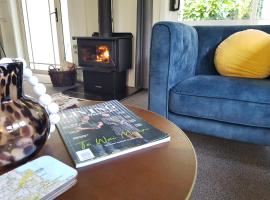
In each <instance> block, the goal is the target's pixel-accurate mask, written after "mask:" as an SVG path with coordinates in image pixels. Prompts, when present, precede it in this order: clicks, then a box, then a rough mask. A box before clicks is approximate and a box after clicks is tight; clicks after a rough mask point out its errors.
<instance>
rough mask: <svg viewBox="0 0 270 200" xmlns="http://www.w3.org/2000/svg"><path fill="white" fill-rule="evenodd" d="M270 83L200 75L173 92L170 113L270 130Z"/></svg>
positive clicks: (188, 80)
mask: <svg viewBox="0 0 270 200" xmlns="http://www.w3.org/2000/svg"><path fill="white" fill-rule="evenodd" d="M269 88H270V81H269V80H257V79H247V78H233V77H222V76H215V75H199V76H194V77H191V78H188V79H186V80H184V81H182V82H180V83H178V84H177V85H176V86H175V87H174V88H172V90H171V91H170V98H169V99H170V101H169V111H170V112H172V113H175V114H180V115H184V116H190V117H199V118H204V119H210V120H216V121H220V122H227V123H234V124H241V125H247V126H254V127H262V128H270V123H269V121H270V92H269Z"/></svg>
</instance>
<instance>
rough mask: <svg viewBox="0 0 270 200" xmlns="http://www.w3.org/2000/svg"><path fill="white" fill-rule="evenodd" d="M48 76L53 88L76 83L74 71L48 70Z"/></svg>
mask: <svg viewBox="0 0 270 200" xmlns="http://www.w3.org/2000/svg"><path fill="white" fill-rule="evenodd" d="M49 75H50V78H51V81H52V84H53V87H65V86H72V85H74V84H75V82H76V75H77V73H76V70H72V71H59V70H57V69H55V68H54V69H51V68H49Z"/></svg>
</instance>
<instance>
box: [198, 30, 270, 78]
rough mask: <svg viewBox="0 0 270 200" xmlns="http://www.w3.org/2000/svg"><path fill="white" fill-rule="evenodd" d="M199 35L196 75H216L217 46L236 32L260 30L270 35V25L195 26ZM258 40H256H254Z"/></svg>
mask: <svg viewBox="0 0 270 200" xmlns="http://www.w3.org/2000/svg"><path fill="white" fill-rule="evenodd" d="M194 28H195V29H196V31H197V33H198V58H197V66H196V71H195V74H196V75H198V74H205V75H211V74H212V75H216V74H218V73H217V71H216V69H215V66H214V56H215V50H216V48H217V46H218V45H219V44H220V43H221V42H222V41H223V40H224V39H226V38H227V37H229V36H230V35H232V34H233V33H235V32H238V31H242V30H246V29H258V30H261V31H264V32H266V33H269V34H270V25H250V26H195V27H194ZM254 39H256V38H254Z"/></svg>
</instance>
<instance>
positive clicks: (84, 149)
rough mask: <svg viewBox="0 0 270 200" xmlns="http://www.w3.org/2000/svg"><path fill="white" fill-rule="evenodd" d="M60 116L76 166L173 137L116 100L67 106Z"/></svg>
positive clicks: (60, 129) (61, 131)
mask: <svg viewBox="0 0 270 200" xmlns="http://www.w3.org/2000/svg"><path fill="white" fill-rule="evenodd" d="M60 119H61V120H60V122H59V123H58V124H57V127H58V129H59V132H60V135H61V136H62V138H63V141H64V143H65V145H66V147H67V150H68V152H69V153H70V155H71V157H72V159H73V161H74V163H75V165H76V168H78V167H83V166H87V165H90V164H93V163H97V162H100V161H103V160H106V159H109V158H113V157H116V156H119V155H122V154H126V153H129V152H133V151H137V150H140V149H143V148H147V147H150V146H153V145H157V144H160V143H163V142H168V141H169V140H170V136H169V135H168V134H166V133H163V132H162V131H160V130H159V129H156V128H154V127H153V126H151V125H150V124H148V123H147V122H145V121H144V120H143V119H141V118H139V117H138V116H137V115H135V114H134V113H133V112H131V111H130V110H129V109H127V108H126V107H125V106H124V105H122V104H121V103H120V102H118V101H116V100H112V101H107V102H104V103H99V104H96V105H91V106H84V107H79V108H74V109H68V110H63V111H61V112H60Z"/></svg>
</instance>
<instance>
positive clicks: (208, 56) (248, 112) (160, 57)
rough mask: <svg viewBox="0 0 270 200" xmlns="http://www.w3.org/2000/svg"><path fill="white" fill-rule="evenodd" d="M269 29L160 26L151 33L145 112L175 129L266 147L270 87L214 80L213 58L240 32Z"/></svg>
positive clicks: (260, 83)
mask: <svg viewBox="0 0 270 200" xmlns="http://www.w3.org/2000/svg"><path fill="white" fill-rule="evenodd" d="M249 28H253V29H259V30H263V31H265V32H268V33H270V26H207V27H205V26H198V27H190V26H187V25H184V24H181V23H175V22H159V23H157V24H155V25H154V27H153V30H152V41H151V50H150V71H149V74H150V78H149V109H150V110H152V111H154V112H157V113H159V114H161V115H163V116H165V117H167V118H169V119H170V120H172V121H173V122H175V123H176V124H178V125H179V126H180V128H182V129H184V130H188V131H192V132H197V133H203V134H209V135H214V136H219V137H224V138H228V139H234V140H239V141H244V142H251V143H257V144H265V145H270V82H269V80H268V79H265V80H256V79H245V78H231V77H222V76H219V75H218V74H217V72H216V70H215V67H214V62H213V60H214V53H215V49H216V47H217V46H218V44H219V43H220V42H222V41H223V40H224V39H225V38H227V37H228V36H230V35H231V34H233V33H235V32H237V31H240V30H244V29H249Z"/></svg>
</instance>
